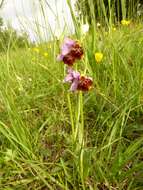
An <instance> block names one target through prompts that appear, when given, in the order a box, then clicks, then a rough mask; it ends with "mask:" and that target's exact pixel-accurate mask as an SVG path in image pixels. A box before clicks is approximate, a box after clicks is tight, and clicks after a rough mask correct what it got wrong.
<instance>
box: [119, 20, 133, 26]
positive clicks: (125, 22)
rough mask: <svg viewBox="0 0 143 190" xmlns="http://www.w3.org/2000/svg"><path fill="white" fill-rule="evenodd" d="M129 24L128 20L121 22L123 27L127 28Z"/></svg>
mask: <svg viewBox="0 0 143 190" xmlns="http://www.w3.org/2000/svg"><path fill="white" fill-rule="evenodd" d="M130 23H131V21H130V20H125V19H124V20H121V24H122V25H123V26H128V25H129V24H130Z"/></svg>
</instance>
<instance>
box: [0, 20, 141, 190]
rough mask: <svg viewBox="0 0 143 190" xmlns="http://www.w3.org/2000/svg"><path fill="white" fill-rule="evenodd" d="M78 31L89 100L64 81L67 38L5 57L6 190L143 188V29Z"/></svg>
mask: <svg viewBox="0 0 143 190" xmlns="http://www.w3.org/2000/svg"><path fill="white" fill-rule="evenodd" d="M75 22H76V20H75ZM113 27H116V30H113ZM79 30H80V29H79V28H77V36H72V38H74V39H78V40H79V41H80V43H81V45H82V47H83V48H84V58H83V60H82V61H79V62H78V63H76V68H78V69H80V70H81V73H82V74H85V73H87V74H88V75H89V76H91V77H92V78H93V81H94V85H93V89H92V90H91V91H89V92H86V93H81V92H80V93H70V92H69V91H68V89H69V86H68V85H66V84H64V83H63V82H62V81H63V78H64V77H65V66H64V64H62V63H58V62H57V60H56V56H57V54H58V53H59V45H60V44H61V43H62V40H63V39H60V40H56V39H55V40H53V41H52V42H51V43H47V44H40V45H39V46H38V47H36V49H33V48H30V49H29V48H28V47H27V48H24V49H16V48H15V50H12V49H11V48H8V49H7V51H6V52H5V53H1V54H0V89H1V90H0V103H1V104H0V145H1V146H0V189H2V190H25V189H28V190H33V189H36V190H60V189H61V190H63V189H65V190H71V189H73V190H82V189H83V190H88V189H89V190H96V189H97V190H108V189H109V190H113V189H114V190H118V189H120V190H142V189H143V182H142V179H143V169H142V168H143V163H142V159H143V149H142V145H143V124H142V122H143V64H142V63H143V54H142V52H143V29H142V24H140V23H136V22H131V24H130V25H129V26H122V25H121V24H118V25H117V26H109V27H104V25H103V24H102V23H101V26H100V27H98V28H97V27H96V29H95V28H94V30H93V28H92V27H91V28H90V30H89V32H88V33H86V34H82V32H81V31H79ZM96 52H101V53H102V54H103V59H102V61H101V62H100V63H97V61H96V60H95V53H96ZM45 53H47V54H45Z"/></svg>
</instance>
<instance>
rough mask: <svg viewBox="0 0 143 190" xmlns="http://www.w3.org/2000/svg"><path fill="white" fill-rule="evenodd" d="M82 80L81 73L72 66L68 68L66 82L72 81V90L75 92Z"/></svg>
mask: <svg viewBox="0 0 143 190" xmlns="http://www.w3.org/2000/svg"><path fill="white" fill-rule="evenodd" d="M79 80H80V73H79V72H77V71H74V70H73V69H72V68H68V74H67V76H66V77H65V79H64V82H68V83H71V87H70V91H72V92H74V91H76V90H77V88H78V84H79Z"/></svg>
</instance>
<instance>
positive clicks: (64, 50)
mask: <svg viewBox="0 0 143 190" xmlns="http://www.w3.org/2000/svg"><path fill="white" fill-rule="evenodd" d="M75 44H76V41H74V40H72V39H70V38H65V39H64V43H63V45H62V46H61V54H59V55H58V57H57V60H58V61H62V60H63V58H64V56H66V55H67V54H68V53H69V52H70V51H71V49H72V47H73V46H74V45H75Z"/></svg>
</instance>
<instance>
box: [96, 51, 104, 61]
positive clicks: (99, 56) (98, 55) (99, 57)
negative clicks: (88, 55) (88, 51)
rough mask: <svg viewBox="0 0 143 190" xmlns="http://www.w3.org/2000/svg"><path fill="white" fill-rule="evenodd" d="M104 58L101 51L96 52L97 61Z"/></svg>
mask: <svg viewBox="0 0 143 190" xmlns="http://www.w3.org/2000/svg"><path fill="white" fill-rule="evenodd" d="M102 59H103V54H102V53H100V52H97V53H95V60H96V62H97V63H100V62H101V61H102Z"/></svg>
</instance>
